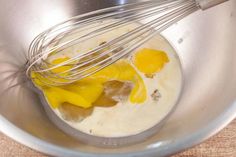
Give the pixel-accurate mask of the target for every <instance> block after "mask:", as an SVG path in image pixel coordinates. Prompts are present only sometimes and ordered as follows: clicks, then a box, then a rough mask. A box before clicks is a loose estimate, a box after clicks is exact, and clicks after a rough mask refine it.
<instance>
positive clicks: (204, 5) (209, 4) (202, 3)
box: [196, 0, 228, 10]
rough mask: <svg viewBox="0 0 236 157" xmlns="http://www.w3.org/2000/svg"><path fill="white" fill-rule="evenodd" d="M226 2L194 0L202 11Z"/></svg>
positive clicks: (221, 0)
mask: <svg viewBox="0 0 236 157" xmlns="http://www.w3.org/2000/svg"><path fill="white" fill-rule="evenodd" d="M226 1H228V0H196V2H197V3H198V4H199V6H200V8H201V9H202V10H206V9H208V8H211V7H213V6H215V5H218V4H220V3H223V2H226Z"/></svg>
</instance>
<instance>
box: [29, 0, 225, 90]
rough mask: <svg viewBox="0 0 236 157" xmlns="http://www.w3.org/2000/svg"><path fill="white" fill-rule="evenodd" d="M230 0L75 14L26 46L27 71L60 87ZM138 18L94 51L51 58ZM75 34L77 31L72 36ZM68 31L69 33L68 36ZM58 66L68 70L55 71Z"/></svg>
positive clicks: (157, 2) (178, 0)
mask: <svg viewBox="0 0 236 157" xmlns="http://www.w3.org/2000/svg"><path fill="white" fill-rule="evenodd" d="M225 1H226V0H149V1H143V2H136V3H130V4H124V5H119V6H114V7H110V8H105V9H101V10H97V11H93V12H89V13H86V14H82V15H79V16H75V17H72V18H70V19H68V20H67V21H64V22H62V23H59V24H57V25H55V26H53V27H51V28H50V29H48V30H46V31H44V32H42V33H41V34H39V35H38V36H37V37H36V38H35V39H34V40H33V41H32V43H31V45H30V47H29V50H28V62H27V65H26V74H27V76H28V77H30V78H31V74H32V72H34V73H37V75H38V76H39V77H40V78H42V79H40V80H41V82H42V83H44V84H48V85H52V86H59V85H65V84H68V83H72V82H75V81H77V80H80V79H82V78H85V77H88V76H90V75H92V74H94V73H96V72H98V71H100V70H102V69H103V68H105V67H107V66H109V65H111V64H112V63H114V62H116V61H118V60H119V59H121V58H124V57H126V56H127V55H130V54H131V53H132V52H133V51H134V50H135V49H137V48H138V47H140V46H141V45H142V44H144V43H145V42H147V41H148V40H150V39H151V38H153V37H154V36H155V35H157V34H158V33H160V32H161V31H163V30H165V29H166V28H168V27H169V26H170V25H172V24H173V23H175V22H177V21H179V20H181V19H183V18H184V17H185V16H187V15H189V14H191V13H193V12H195V11H197V10H199V9H202V10H205V9H207V8H210V7H212V6H215V5H217V4H220V3H222V2H225ZM137 22H138V23H139V25H137V27H135V28H133V29H132V30H130V31H129V32H127V33H124V34H121V35H119V36H117V37H116V38H113V39H111V40H109V41H106V42H104V43H103V44H100V45H98V46H96V47H94V48H93V49H91V50H88V51H86V52H83V53H77V54H75V55H74V56H72V57H70V58H68V59H67V60H64V61H62V62H60V63H58V64H53V63H51V62H50V61H49V59H48V58H50V57H51V58H52V57H53V56H55V55H57V54H59V53H61V52H63V50H66V49H68V48H70V47H71V46H73V45H77V44H83V42H86V41H89V40H93V38H95V37H97V36H100V35H102V34H104V33H109V32H112V31H115V30H116V29H118V28H121V27H125V26H127V25H129V24H131V23H137ZM73 34H75V35H73ZM68 36H70V38H67V37H68ZM60 67H66V68H65V70H63V71H60V72H54V71H53V70H55V69H58V68H60Z"/></svg>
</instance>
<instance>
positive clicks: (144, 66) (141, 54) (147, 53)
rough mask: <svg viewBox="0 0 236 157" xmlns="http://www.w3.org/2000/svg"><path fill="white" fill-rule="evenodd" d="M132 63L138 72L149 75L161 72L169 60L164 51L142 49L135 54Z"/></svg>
mask: <svg viewBox="0 0 236 157" xmlns="http://www.w3.org/2000/svg"><path fill="white" fill-rule="evenodd" d="M133 62H134V65H135V66H136V67H137V69H138V70H139V71H140V72H142V73H144V74H147V75H151V74H155V73H157V72H159V71H161V69H162V68H163V67H164V65H165V64H166V63H168V62H169V59H168V56H167V55H166V53H165V52H164V51H160V50H154V49H148V48H144V49H141V50H140V51H138V52H137V53H136V54H135V56H134V61H133Z"/></svg>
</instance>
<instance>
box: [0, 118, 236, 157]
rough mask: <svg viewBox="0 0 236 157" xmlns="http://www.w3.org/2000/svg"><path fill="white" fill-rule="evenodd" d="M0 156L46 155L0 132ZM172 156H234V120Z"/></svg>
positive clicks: (34, 156) (235, 142) (36, 156)
mask: <svg viewBox="0 0 236 157" xmlns="http://www.w3.org/2000/svg"><path fill="white" fill-rule="evenodd" d="M0 157H47V155H43V154H41V153H39V152H36V151H34V150H32V149H30V148H27V147H25V146H23V145H21V144H19V143H16V142H15V141H13V140H11V139H10V138H8V137H6V136H5V135H3V134H1V133H0ZM172 157H236V120H234V121H233V122H232V123H231V124H230V125H228V126H227V127H226V128H225V129H224V130H222V131H221V132H220V133H218V134H217V135H215V136H214V137H212V138H210V139H209V140H207V141H205V142H204V143H202V144H200V145H198V146H196V147H194V148H191V149H189V150H186V151H185V152H182V153H179V154H176V155H174V156H172Z"/></svg>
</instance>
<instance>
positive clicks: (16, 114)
mask: <svg viewBox="0 0 236 157" xmlns="http://www.w3.org/2000/svg"><path fill="white" fill-rule="evenodd" d="M129 2H132V1H129ZM123 3H127V1H126V0H96V1H94V0H51V1H46V0H33V1H32V0H25V1H17V0H8V1H4V0H0V93H1V96H0V130H1V131H2V132H3V133H5V134H6V135H8V136H9V137H11V138H13V139H15V140H16V141H18V142H20V143H22V144H25V145H27V146H29V147H31V148H33V149H36V150H39V151H41V152H44V153H47V154H51V155H55V156H70V157H71V156H85V157H93V156H94V157H95V156H96V157H97V156H101V157H102V156H109V157H110V156H135V157H137V156H155V157H156V156H167V155H170V154H174V153H176V152H178V151H181V150H183V149H186V148H189V147H191V146H193V145H195V144H198V143H200V142H201V141H203V140H205V139H206V138H208V137H210V136H212V135H213V134H215V133H217V132H218V131H219V130H220V129H222V128H223V127H224V126H226V125H227V124H228V123H229V122H230V121H231V120H232V119H234V118H235V116H236V1H234V0H231V1H229V2H227V3H224V4H221V5H219V6H216V7H214V8H211V9H209V10H206V11H204V12H203V11H197V12H195V13H194V14H192V15H190V16H188V17H187V18H185V19H184V20H182V21H180V22H178V23H176V24H174V25H173V26H171V27H170V28H168V29H167V30H165V31H164V32H163V33H162V35H163V36H164V37H165V38H166V39H167V40H168V41H169V42H170V43H171V44H172V46H173V47H174V48H175V49H176V51H177V52H178V55H179V57H180V60H181V63H182V67H183V75H184V88H183V92H182V95H181V97H180V100H179V103H178V104H177V108H176V110H175V111H174V113H172V115H171V116H170V118H169V119H168V121H167V122H166V123H165V125H164V126H163V127H162V129H161V130H160V131H159V132H158V133H157V134H156V135H154V136H152V137H151V138H149V139H147V140H145V141H143V142H140V143H137V144H133V145H129V146H125V147H117V148H102V147H95V146H90V145H86V144H84V143H82V142H81V141H78V140H75V139H73V138H71V137H70V136H68V135H66V134H65V133H63V132H62V131H60V130H59V129H58V128H57V127H55V125H53V124H52V123H51V122H50V121H49V120H48V118H47V116H46V114H45V111H44V109H43V107H42V105H41V103H40V101H39V98H38V96H37V95H36V94H35V93H34V92H32V91H31V90H30V89H28V88H27V87H26V85H25V83H24V82H25V80H24V79H23V78H24V77H23V76H24V74H23V73H22V67H24V64H25V62H26V59H25V58H26V56H25V54H26V52H27V48H28V46H29V44H30V42H31V40H32V39H33V38H34V37H35V36H36V35H37V34H38V33H40V32H41V31H43V30H45V29H47V28H49V27H50V26H52V25H54V24H56V23H58V22H61V21H63V20H65V19H67V18H69V17H71V16H74V15H77V14H81V13H84V12H87V11H91V10H95V9H99V8H103V7H107V6H112V5H117V4H123Z"/></svg>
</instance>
